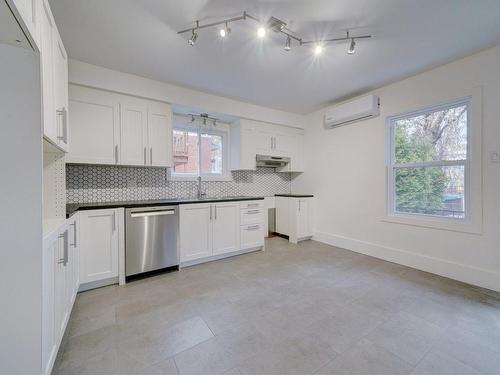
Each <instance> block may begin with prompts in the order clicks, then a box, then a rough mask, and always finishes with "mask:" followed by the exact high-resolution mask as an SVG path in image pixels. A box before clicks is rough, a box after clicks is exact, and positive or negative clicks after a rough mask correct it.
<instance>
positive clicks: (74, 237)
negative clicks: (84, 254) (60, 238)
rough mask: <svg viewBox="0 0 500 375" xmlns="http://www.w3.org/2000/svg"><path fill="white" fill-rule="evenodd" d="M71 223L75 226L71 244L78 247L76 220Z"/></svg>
mask: <svg viewBox="0 0 500 375" xmlns="http://www.w3.org/2000/svg"><path fill="white" fill-rule="evenodd" d="M70 225H71V226H73V243H72V244H71V246H73V247H76V245H77V243H76V222H74V223H71V224H70Z"/></svg>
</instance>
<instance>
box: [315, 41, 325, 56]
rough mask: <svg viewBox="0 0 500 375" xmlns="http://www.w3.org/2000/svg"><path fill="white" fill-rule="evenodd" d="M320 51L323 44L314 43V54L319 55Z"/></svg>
mask: <svg viewBox="0 0 500 375" xmlns="http://www.w3.org/2000/svg"><path fill="white" fill-rule="evenodd" d="M322 52H323V46H322V45H321V44H316V47H314V54H315V55H316V56H319V55H321V53H322Z"/></svg>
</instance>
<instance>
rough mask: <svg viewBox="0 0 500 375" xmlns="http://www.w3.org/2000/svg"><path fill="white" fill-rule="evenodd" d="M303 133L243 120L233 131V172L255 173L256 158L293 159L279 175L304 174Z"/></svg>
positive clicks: (297, 130) (293, 129) (294, 129)
mask: <svg viewBox="0 0 500 375" xmlns="http://www.w3.org/2000/svg"><path fill="white" fill-rule="evenodd" d="M303 137H304V135H303V131H302V130H301V129H296V128H290V127H287V126H281V125H274V124H267V123H263V122H258V121H253V120H246V119H242V120H240V124H239V125H234V126H233V127H232V128H231V169H232V170H255V169H256V164H255V158H256V155H258V154H260V155H270V156H280V157H289V158H290V159H291V162H290V164H289V165H288V166H287V167H285V168H284V169H282V170H279V171H278V172H303V163H302V143H303Z"/></svg>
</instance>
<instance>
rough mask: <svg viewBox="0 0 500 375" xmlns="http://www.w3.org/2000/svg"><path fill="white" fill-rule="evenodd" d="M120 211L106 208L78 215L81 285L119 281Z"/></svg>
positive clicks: (121, 232)
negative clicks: (117, 279)
mask: <svg viewBox="0 0 500 375" xmlns="http://www.w3.org/2000/svg"><path fill="white" fill-rule="evenodd" d="M119 210H123V209H103V210H88V211H80V212H79V219H80V220H79V227H80V240H81V241H80V244H79V252H80V284H82V286H83V284H87V283H96V282H102V281H106V280H110V282H116V280H115V278H118V253H119V246H120V236H123V226H124V224H123V220H120V219H119V216H121V217H123V215H120V212H119Z"/></svg>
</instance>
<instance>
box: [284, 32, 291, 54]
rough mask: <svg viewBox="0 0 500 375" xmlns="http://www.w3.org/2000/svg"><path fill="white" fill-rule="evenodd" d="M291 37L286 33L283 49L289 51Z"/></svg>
mask: <svg viewBox="0 0 500 375" xmlns="http://www.w3.org/2000/svg"><path fill="white" fill-rule="evenodd" d="M291 44H292V39H291V38H290V36H288V35H287V37H286V41H285V51H290V50H291V49H292V45H291Z"/></svg>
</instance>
